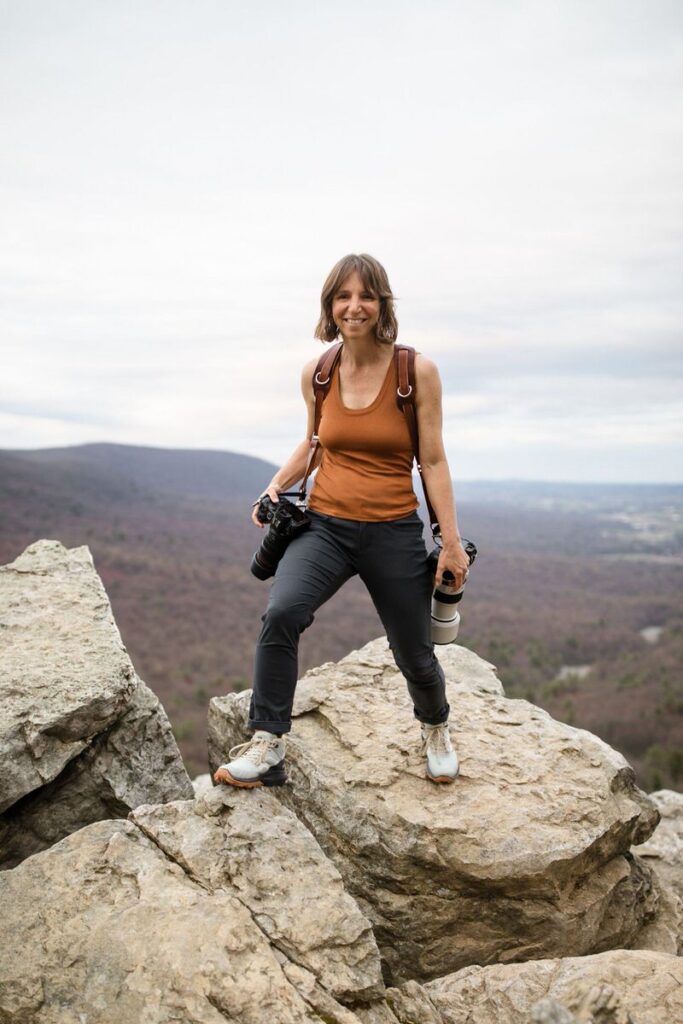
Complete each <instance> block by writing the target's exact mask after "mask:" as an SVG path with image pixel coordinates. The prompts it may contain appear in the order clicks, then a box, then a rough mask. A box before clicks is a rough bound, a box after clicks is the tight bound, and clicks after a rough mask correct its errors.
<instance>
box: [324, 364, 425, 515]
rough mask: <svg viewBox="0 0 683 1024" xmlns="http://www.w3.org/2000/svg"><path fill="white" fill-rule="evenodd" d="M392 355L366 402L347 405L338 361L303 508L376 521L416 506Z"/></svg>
mask: <svg viewBox="0 0 683 1024" xmlns="http://www.w3.org/2000/svg"><path fill="white" fill-rule="evenodd" d="M397 387H398V370H397V365H396V359H395V358H394V359H392V360H391V362H390V363H389V367H388V369H387V373H386V377H385V378H384V383H383V384H382V386H381V388H380V390H379V394H378V395H377V397H376V398H375V400H374V402H372V404H371V405H368V406H366V407H365V408H364V409H347V408H346V406H345V405H343V404H342V401H341V395H340V393H339V363H337V366H336V367H335V370H334V373H333V375H332V381H331V383H330V388H329V391H328V393H327V396H326V398H325V401H324V402H323V409H322V416H321V418H320V426H319V429H318V437H319V438H320V443H321V445H322V448H323V455H322V460H321V463H320V466H319V467H318V470H317V473H316V475H315V477H314V480H313V486H312V488H311V492H310V495H309V499H308V507H309V508H312V509H313V510H314V511H315V512H322V513H324V514H325V515H328V516H340V517H341V518H342V519H358V520H362V521H365V522H381V521H382V520H386V519H399V518H400V517H401V516H407V515H408V514H409V513H410V512H413V511H414V510H415V509H416V508H417V506H418V500H417V495H416V494H415V492H414V490H413V474H412V469H413V446H412V444H411V440H410V432H409V430H408V424H407V422H406V418H405V416H404V414H403V413H402V412H401V410H400V409H399V408H398V406H397V404H396V389H397Z"/></svg>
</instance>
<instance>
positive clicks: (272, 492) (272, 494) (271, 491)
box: [251, 484, 280, 530]
mask: <svg viewBox="0 0 683 1024" xmlns="http://www.w3.org/2000/svg"><path fill="white" fill-rule="evenodd" d="M266 495H268V497H269V498H270V500H271V501H272V502H278V501H279V500H280V497H279V493H278V489H277V487H273V486H272V485H270V484H269V485H268V487H266V489H265V491H263V493H262V494H259V496H258V500H257V501H256V502H255V503H254V507H253V508H252V510H251V521H252V523H254V524H255V525H256V526H258V527H259V528H260V529H261V530H263V529H264V527H265V525H266V524H265V523H261V522H259V519H258V517H257V514H256V513H257V511H258V502H259V501H260V500H261V498H265V496H266Z"/></svg>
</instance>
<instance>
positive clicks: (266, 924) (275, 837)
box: [130, 786, 384, 1003]
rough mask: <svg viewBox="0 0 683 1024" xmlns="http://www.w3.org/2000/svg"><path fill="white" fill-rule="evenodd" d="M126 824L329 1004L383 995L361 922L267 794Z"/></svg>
mask: <svg viewBox="0 0 683 1024" xmlns="http://www.w3.org/2000/svg"><path fill="white" fill-rule="evenodd" d="M130 820H131V821H133V822H134V823H135V824H136V825H138V826H139V827H140V829H141V830H142V831H143V832H144V833H145V835H146V836H147V837H148V838H150V839H151V840H152V841H153V842H154V843H156V845H157V846H158V847H159V849H160V850H163V852H164V853H165V854H166V855H167V856H168V857H169V858H170V859H171V860H173V861H175V862H176V863H178V864H180V865H181V866H182V867H183V869H184V870H185V871H186V872H187V873H188V875H189V876H190V877H191V878H193V879H194V880H195V881H197V882H199V883H200V884H201V885H203V886H204V887H205V888H206V889H207V891H209V892H218V891H221V890H223V889H225V890H229V891H231V892H232V893H233V894H234V895H235V896H237V897H238V898H239V899H240V900H241V902H242V903H243V904H244V906H246V907H247V908H248V909H249V911H250V913H251V914H252V917H253V918H254V920H255V921H256V922H257V923H258V924H259V927H260V928H261V929H262V931H263V932H264V934H266V935H267V936H268V939H269V941H270V942H271V943H272V944H273V945H274V946H276V947H277V948H278V949H279V950H280V951H281V952H282V953H284V954H285V956H286V957H287V959H288V960H289V961H291V962H292V963H294V964H297V965H298V966H300V967H302V968H305V969H306V970H307V971H308V972H310V974H311V975H313V976H314V977H315V978H316V979H317V981H318V983H319V985H320V986H321V987H322V988H323V989H324V990H325V991H326V992H328V993H330V994H331V995H332V996H334V998H335V999H338V1000H340V1001H342V1002H346V1003H348V1002H357V1001H361V1002H363V1001H368V1000H371V999H373V998H377V997H378V996H380V995H382V994H383V993H384V983H383V981H382V975H381V970H380V957H379V950H378V949H377V944H376V942H375V938H374V935H373V934H372V926H371V924H370V922H369V921H368V919H367V918H366V917H365V916H364V915H363V914H362V913H361V912H360V910H359V909H358V906H357V905H356V903H355V902H354V900H353V899H352V898H351V897H350V896H349V895H348V893H347V892H346V891H345V890H344V885H343V882H342V880H341V876H340V875H339V872H338V871H337V869H336V868H335V867H334V865H333V864H332V862H331V861H330V860H328V858H327V857H326V856H325V854H324V853H323V851H322V850H321V848H320V846H319V845H318V843H317V842H316V840H315V839H314V838H313V836H312V835H311V833H310V832H309V831H308V830H307V829H306V828H304V826H303V825H302V824H301V822H300V821H299V820H298V818H297V817H296V815H294V814H293V813H292V812H291V811H289V810H287V808H285V807H283V806H282V804H280V803H279V801H278V800H276V798H275V797H274V796H273V795H272V792H271V791H269V790H266V789H258V790H255V791H249V790H244V789H237V788H234V789H233V788H231V787H229V786H220V787H217V788H216V789H214V790H212V791H211V792H209V793H207V794H206V795H205V796H204V797H202V798H199V799H197V800H196V801H189V802H176V803H169V804H165V805H161V806H151V807H147V806H143V807H138V808H137V809H136V810H135V811H133V812H132V813H131V815H130Z"/></svg>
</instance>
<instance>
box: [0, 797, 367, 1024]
mask: <svg viewBox="0 0 683 1024" xmlns="http://www.w3.org/2000/svg"><path fill="white" fill-rule="evenodd" d="M0 905H2V907H3V915H2V922H1V924H0V1020H2V1021H8V1022H9V1021H12V1022H14V1024H23V1022H26V1024H29V1022H30V1024H64V1022H66V1021H68V1022H71V1021H73V1022H74V1024H76V1022H79V1021H87V1022H88V1024H119V1022H120V1021H143V1020H144V1021H145V1022H146V1024H167V1022H168V1024H170V1022H179V1021H182V1022H185V1021H187V1022H189V1021H192V1022H193V1024H195V1022H196V1024H218V1022H219V1021H225V1020H228V1021H231V1022H233V1024H272V1022H273V1021H277V1022H278V1024H280V1022H281V1024H304V1022H306V1024H308V1022H315V1024H320V1022H321V1021H323V1020H324V1021H327V1022H329V1024H360V1019H359V1018H358V1017H357V1016H356V1014H355V1013H354V1012H353V1010H352V1009H350V1008H348V1007H346V1006H344V1005H343V1004H342V1003H341V1002H339V999H338V997H343V998H345V999H348V1000H356V999H361V1000H366V999H371V998H374V999H375V1000H379V999H381V998H383V995H384V986H383V984H382V980H381V975H380V971H379V951H378V950H377V947H376V945H375V942H374V938H373V936H372V931H371V929H370V925H369V922H368V921H367V920H366V919H365V918H364V917H363V915H362V914H361V912H360V911H359V909H358V907H357V906H356V905H355V903H354V902H353V900H352V899H351V898H350V897H349V896H348V895H347V894H346V893H345V892H344V889H343V886H342V883H341V879H340V877H339V874H338V872H337V871H336V870H335V869H334V867H333V866H332V865H331V864H330V863H329V861H328V860H327V859H326V858H325V856H324V854H323V853H322V851H321V850H320V848H319V846H318V844H317V843H316V841H315V839H314V838H313V837H312V836H311V835H310V834H309V833H308V832H307V831H306V829H305V828H304V827H303V825H302V824H301V823H300V822H299V821H298V820H297V818H296V817H295V816H294V815H293V814H292V813H291V812H289V811H288V810H287V809H286V808H284V807H282V806H281V805H280V804H279V803H278V801H276V800H275V799H274V798H273V797H272V796H271V795H270V794H269V793H267V792H256V793H252V792H249V793H247V792H245V791H238V790H223V789H221V790H218V789H217V790H215V791H213V792H212V793H210V794H208V795H207V796H206V797H204V798H202V799H200V800H197V801H194V800H192V801H182V802H174V803H170V804H166V805H164V806H144V807H139V808H137V810H136V811H134V812H132V814H131V820H128V821H107V822H97V823H95V824H92V825H88V826H86V827H85V828H83V829H81V830H80V831H79V832H76V833H74V834H72V835H70V836H67V837H66V838H65V839H63V840H62V841H61V842H59V843H56V844H55V845H54V846H52V847H51V848H50V849H48V850H44V851H43V852H42V853H38V854H36V855H35V856H33V857H30V858H28V859H27V860H25V861H24V862H23V863H22V864H20V865H19V866H18V867H16V868H14V869H13V870H10V871H6V872H4V873H2V874H1V875H0Z"/></svg>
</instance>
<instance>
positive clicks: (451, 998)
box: [387, 949, 683, 1024]
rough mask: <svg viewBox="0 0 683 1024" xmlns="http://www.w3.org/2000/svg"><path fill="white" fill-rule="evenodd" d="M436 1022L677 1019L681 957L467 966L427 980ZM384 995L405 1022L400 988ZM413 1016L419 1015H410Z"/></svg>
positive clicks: (592, 1023) (652, 1023)
mask: <svg viewBox="0 0 683 1024" xmlns="http://www.w3.org/2000/svg"><path fill="white" fill-rule="evenodd" d="M424 991H425V993H426V994H427V996H428V998H429V1000H430V1001H431V1003H432V1005H433V1006H434V1008H435V1010H436V1012H437V1013H439V1014H440V1015H441V1016H440V1018H437V1021H438V1024H442V1022H443V1024H528V1022H530V1021H532V1022H533V1024H635V1022H637V1024H674V1022H675V1021H679V1020H683V960H681V959H680V958H679V957H674V956H670V955H668V954H665V953H653V952H650V951H632V950H623V949H619V950H610V951H608V952H604V953H599V954H596V955H593V956H584V957H571V958H566V959H559V960H558V959H553V960H545V959H544V960H530V961H528V962H527V963H524V964H505V965H495V966H489V967H468V968H467V969H466V970H463V971H459V972H458V973H457V974H452V975H450V976H449V977H445V978H439V979H438V980H436V981H431V982H428V983H427V984H426V985H425V986H424ZM387 1000H388V1001H390V1002H391V1003H392V1005H394V1006H395V1007H400V1012H397V1016H398V1018H399V1020H400V1021H401V1024H404V1022H405V1024H407V1020H408V1019H409V1017H406V1015H405V1013H406V1009H407V1010H409V1009H410V1004H409V1002H408V999H407V997H406V995H405V994H402V996H401V998H398V999H397V998H395V997H394V993H393V990H389V991H388V992H387ZM414 1019H419V1018H414Z"/></svg>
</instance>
